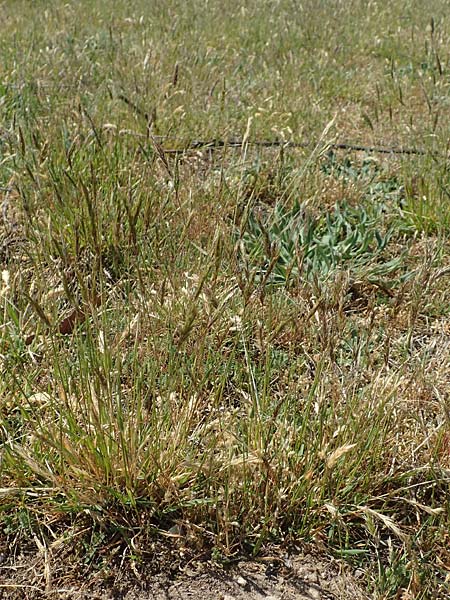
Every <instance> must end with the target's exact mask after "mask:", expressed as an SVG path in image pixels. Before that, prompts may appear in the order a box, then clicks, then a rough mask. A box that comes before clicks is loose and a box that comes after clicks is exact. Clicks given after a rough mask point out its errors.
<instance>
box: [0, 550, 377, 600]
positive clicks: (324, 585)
mask: <svg viewBox="0 0 450 600" xmlns="http://www.w3.org/2000/svg"><path fill="white" fill-rule="evenodd" d="M59 558H60V559H61V557H59ZM153 571H154V568H153V566H152V565H149V569H148V571H147V572H146V569H145V566H144V568H142V565H141V567H140V569H139V572H138V571H137V570H135V572H133V570H132V569H130V568H128V569H126V570H124V569H123V567H122V568H120V566H119V567H113V568H112V569H111V570H110V572H109V573H108V575H107V576H105V572H103V573H98V574H97V575H96V576H92V575H91V576H85V575H83V569H82V568H81V565H80V567H79V569H78V577H77V571H76V569H74V566H73V564H72V565H71V566H70V567H69V565H66V568H65V565H64V564H59V563H56V564H52V560H51V558H50V557H49V555H48V553H46V552H45V551H43V550H42V549H41V551H38V552H37V553H36V554H35V555H19V556H16V557H15V558H14V561H9V560H5V559H4V560H3V564H0V598H2V599H3V598H5V599H8V600H19V599H20V600H37V599H38V598H48V599H57V598H58V599H62V600H75V599H76V600H81V599H84V598H86V599H87V600H209V599H211V600H213V599H214V600H241V599H244V598H245V599H249V600H262V599H266V600H294V599H296V600H337V599H342V600H347V599H348V600H350V599H351V600H367V599H368V598H370V596H368V595H367V593H366V592H365V591H364V576H363V574H362V573H361V574H360V575H361V576H360V577H359V579H358V572H356V573H351V572H350V570H349V568H348V566H346V565H344V564H343V563H341V562H339V561H337V560H334V559H332V558H328V557H324V556H323V555H321V554H320V553H316V552H314V551H311V550H310V551H304V552H300V551H299V552H295V553H292V554H287V553H286V552H283V551H281V550H277V549H273V551H272V555H269V554H267V555H266V556H265V557H264V558H262V559H260V560H252V561H249V560H241V561H237V562H236V563H235V564H234V565H233V566H231V567H228V568H224V567H221V566H218V565H215V564H213V563H211V562H208V561H203V562H196V563H193V562H191V563H188V564H187V565H184V566H181V564H178V565H177V566H176V568H175V569H173V568H172V569H171V568H170V565H167V564H166V568H164V569H162V570H161V571H160V572H159V573H155V572H153Z"/></svg>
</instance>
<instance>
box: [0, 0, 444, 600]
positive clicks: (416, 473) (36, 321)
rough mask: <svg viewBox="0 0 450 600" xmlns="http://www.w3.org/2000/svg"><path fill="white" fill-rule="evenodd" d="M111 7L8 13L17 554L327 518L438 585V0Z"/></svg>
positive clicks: (2, 421)
mask: <svg viewBox="0 0 450 600" xmlns="http://www.w3.org/2000/svg"><path fill="white" fill-rule="evenodd" d="M19 4H20V3H19ZM116 4H117V7H116V12H115V13H114V18H111V16H110V12H109V10H108V11H106V12H105V10H106V9H105V8H104V7H103V6H100V5H95V6H94V7H92V6H91V5H89V6H90V8H89V11H88V13H87V14H89V19H87V18H86V16H85V13H84V12H82V11H83V10H85V9H86V6H87V5H84V3H81V4H80V6H78V5H77V6H75V5H74V6H69V5H67V6H66V7H65V8H62V7H60V8H56V7H50V8H48V10H47V15H44V14H43V13H42V11H41V10H40V9H39V10H38V9H37V8H35V7H28V10H27V11H26V12H24V11H19V9H16V8H15V9H14V10H12V9H11V6H9V5H7V4H6V5H5V6H3V7H2V9H1V10H3V11H5V14H6V16H7V19H6V21H5V22H6V23H7V26H6V33H5V36H3V38H2V42H1V44H2V46H3V47H2V51H3V54H4V56H5V60H4V61H3V62H2V66H1V67H0V69H1V76H0V79H1V80H2V83H1V86H2V88H1V89H2V97H1V110H2V114H3V117H4V119H3V125H2V127H3V129H2V131H1V132H0V134H1V135H0V152H1V160H0V178H1V182H0V185H1V187H2V191H1V192H0V193H1V203H2V213H1V222H0V236H1V244H0V258H1V261H2V265H1V270H2V280H1V283H0V298H1V307H2V311H1V315H0V368H1V373H2V378H1V384H0V435H1V442H2V445H1V450H0V477H1V481H2V483H1V486H0V487H1V488H2V490H1V494H0V510H1V517H0V518H1V522H2V527H3V538H2V543H3V545H4V548H6V551H5V552H6V553H7V554H9V555H12V554H14V552H15V548H16V547H17V546H18V545H19V544H25V543H26V541H27V540H30V539H34V538H33V536H36V537H37V539H39V543H40V544H42V546H43V547H44V548H45V547H47V548H49V547H51V548H54V547H60V545H61V546H68V547H74V548H75V547H76V548H77V552H79V555H80V556H82V557H83V558H82V560H83V561H84V562H85V564H89V565H91V564H92V563H97V566H98V563H101V561H102V557H103V560H104V563H106V562H107V561H108V560H109V558H111V556H113V555H114V554H115V553H119V552H120V553H122V556H123V557H125V556H126V552H131V553H132V557H133V558H131V559H130V560H137V559H138V558H139V559H140V560H145V559H146V558H147V557H148V555H147V553H148V550H147V549H148V548H151V544H152V542H153V541H154V540H156V539H158V538H161V537H162V538H164V536H169V537H170V536H172V535H173V531H174V529H173V528H174V527H175V531H177V532H178V533H177V535H178V534H179V535H181V540H182V542H183V544H186V545H188V544H189V545H191V546H192V547H195V545H196V544H198V545H199V546H200V545H201V544H204V546H205V547H209V548H210V549H211V548H214V549H215V552H216V554H217V555H228V556H229V555H233V554H235V553H238V552H242V551H246V552H248V553H253V554H257V553H258V552H259V551H260V550H261V548H262V547H263V546H264V544H266V543H267V542H268V541H274V542H280V541H289V540H292V541H304V540H308V541H313V540H315V541H316V542H318V543H320V544H321V545H322V546H324V547H326V548H328V549H329V551H330V552H331V551H332V552H335V553H336V554H338V555H340V556H342V557H346V558H347V559H348V560H350V561H353V562H354V563H355V564H358V565H359V566H360V567H363V568H364V569H365V572H366V573H367V583H368V585H369V586H370V589H371V590H372V592H373V595H374V597H378V598H394V597H398V594H401V593H404V594H409V595H410V597H414V598H425V597H427V596H431V595H432V596H433V597H439V595H441V597H445V586H446V577H447V578H448V574H447V571H448V569H447V567H446V564H447V563H446V561H448V550H447V548H448V533H447V532H448V525H449V513H450V509H449V503H448V484H449V477H448V470H449V462H448V449H449V435H450V434H449V418H448V412H449V407H448V394H447V391H448V390H447V388H448V364H447V363H448V360H447V355H448V327H449V322H448V315H447V312H448V311H447V309H446V307H447V306H448V303H449V293H448V286H447V275H448V248H449V246H448V226H447V225H448V223H447V221H446V206H447V203H448V202H447V195H446V191H445V190H446V186H447V179H448V178H446V170H445V167H444V166H443V162H442V160H440V159H438V158H437V155H438V154H439V153H440V155H442V153H443V152H445V149H444V147H445V144H444V143H443V140H444V139H445V132H443V131H440V130H439V128H437V126H436V122H437V121H439V119H441V118H442V117H441V116H440V115H441V114H444V113H445V111H446V102H445V97H444V96H443V94H442V90H443V86H444V83H443V82H444V79H445V61H444V60H443V59H442V56H443V51H444V50H443V49H445V47H446V42H447V36H446V33H445V31H446V28H445V25H446V23H447V19H448V18H447V13H446V12H445V11H444V10H443V3H442V2H435V3H432V7H430V6H427V7H426V8H424V7H417V12H415V11H412V10H411V12H407V14H406V15H405V14H404V10H405V9H404V4H402V3H395V2H394V4H393V5H392V3H391V5H392V6H391V7H390V10H389V11H387V10H385V9H384V8H383V7H382V6H381V5H380V4H379V3H378V4H376V5H370V6H369V7H368V6H366V4H364V6H362V5H361V6H360V5H359V4H358V3H355V2H352V3H350V4H349V6H348V7H347V6H344V5H343V4H342V3H335V4H336V6H335V9H336V12H335V13H333V16H331V13H330V11H329V8H328V7H322V6H317V3H314V6H313V5H312V4H311V5H309V4H308V3H304V5H303V6H302V7H301V11H300V12H301V14H299V15H298V14H297V12H296V11H294V13H293V12H292V7H291V4H290V2H281V3H279V4H278V5H277V8H276V10H275V9H274V7H272V5H271V4H270V3H265V4H264V10H262V8H261V3H259V2H258V3H256V2H250V3H248V6H246V7H245V10H244V9H243V8H242V7H241V6H240V5H239V6H238V5H237V4H236V6H235V5H234V4H233V3H232V5H231V6H230V9H229V12H226V14H225V15H224V11H223V7H222V5H219V3H217V2H210V3H209V4H208V11H203V10H201V11H200V10H199V9H198V7H197V6H194V4H195V3H191V2H183V3H179V2H176V1H175V0H174V1H173V2H172V1H170V2H167V3H165V5H164V7H163V9H161V10H160V8H161V7H159V8H155V7H151V6H148V3H137V4H135V5H134V7H133V9H132V10H131V9H130V7H129V4H128V3H120V2H119V3H116ZM27 6H28V5H27ZM105 6H106V5H105ZM431 8H432V9H433V11H434V13H435V14H434V20H433V22H432V23H433V27H432V28H431V29H430V28H428V30H427V25H430V23H431V22H430V16H429V12H428V11H429V10H431ZM242 10H244V12H245V11H246V14H245V15H244V17H245V18H241V13H240V11H242ZM350 12H351V15H352V19H350V18H348V17H349V14H350ZM238 13H239V14H238ZM400 14H401V15H402V18H403V17H404V18H405V19H406V22H405V21H403V20H400ZM238 16H239V18H238ZM44 17H45V19H44ZM141 17H142V18H141ZM393 19H397V20H398V23H399V24H400V25H399V27H400V30H399V32H398V34H397V33H396V34H395V35H394V34H392V33H390V31H391V22H392V20H393ZM8 23H9V25H8ZM219 23H220V27H219V26H218V24H219ZM355 23H356V25H355ZM374 24H376V27H375V25H374ZM19 25H20V26H21V27H22V29H20V28H19ZM319 25H320V27H319ZM17 31H22V32H23V33H22V34H21V36H22V37H21V38H20V39H21V40H22V43H21V44H20V45H18V43H17V39H18V38H17V36H19V34H18V33H17ZM380 31H383V32H384V34H383V36H380V33H379V32H380ZM14 36H16V38H15V37H14ZM25 36H26V37H25ZM19 37H20V36H19ZM269 37H270V39H271V40H272V41H273V43H271V44H267V43H266V42H267V40H268V39H269ZM413 38H414V41H412V39H413ZM343 39H345V40H346V43H345V44H342V40H343ZM418 40H419V41H418ZM24 47H26V48H27V49H28V53H27V54H26V56H27V59H26V60H24V56H25V54H24V53H23V48H24ZM19 49H20V52H19ZM294 50H295V51H294ZM425 62H426V63H427V65H428V66H427V68H425V67H423V65H422V63H425ZM421 65H422V66H421ZM439 65H440V67H439ZM441 71H442V72H441ZM37 73H38V74H39V76H37V75H36V74H37ZM294 73H295V74H296V77H293V76H292V75H293V74H294ZM56 74H58V75H57V76H56ZM299 78H303V79H302V90H303V91H301V90H300V84H296V81H300V79H299ZM305 90H306V91H305ZM374 90H375V91H374ZM121 97H126V98H127V99H129V102H128V103H127V102H125V101H123V99H121ZM427 99H428V101H427ZM306 100H308V101H306ZM336 110H337V113H338V114H337V116H336V118H335V120H334V121H333V127H334V128H332V127H331V126H330V127H327V128H325V130H324V129H323V124H324V123H328V122H330V118H331V116H332V115H333V114H335V113H336ZM362 115H365V118H363V117H362ZM442 122H444V121H443V120H442ZM442 129H443V130H444V129H445V127H444V126H443V127H442ZM321 132H322V133H321ZM150 134H151V135H150ZM159 134H161V135H162V136H165V135H167V136H169V137H170V139H171V140H174V139H175V141H177V140H182V141H183V140H184V141H185V140H189V139H193V138H195V139H197V138H200V137H202V138H203V137H205V138H208V137H209V136H211V137H214V138H217V137H226V136H227V135H228V134H230V135H232V136H233V137H238V136H241V137H245V138H246V139H247V140H248V139H250V138H253V137H255V138H266V137H277V139H286V140H289V139H291V138H292V139H294V140H295V139H297V140H298V139H299V138H302V139H303V137H305V138H309V137H311V138H312V139H313V140H315V141H317V140H319V143H317V144H316V145H315V146H314V144H313V145H312V148H314V149H313V150H310V149H300V150H299V149H297V150H294V149H292V148H291V149H290V148H281V150H280V151H276V152H277V154H274V152H275V151H274V150H273V149H264V148H262V147H258V146H256V147H252V146H249V145H246V144H244V146H243V147H242V148H240V149H233V148H227V147H224V148H223V149H217V148H215V149H214V150H211V149H209V150H208V149H207V150H205V151H202V150H195V151H194V152H191V153H186V154H185V155H184V156H178V155H177V156H176V158H172V156H171V155H165V154H164V149H163V148H162V147H161V144H162V145H164V143H165V142H164V139H161V138H159V137H155V135H156V136H157V135H159ZM441 134H442V135H441ZM332 136H338V137H339V136H345V138H348V137H350V138H358V141H360V140H363V141H367V144H371V143H373V141H374V140H375V141H376V140H377V139H380V140H381V141H383V143H385V142H386V139H388V140H389V141H393V142H395V145H417V144H418V142H419V141H420V145H421V147H422V148H423V149H424V151H425V152H428V151H432V154H430V156H422V155H417V156H414V155H408V156H407V155H405V156H402V155H395V154H393V155H392V156H388V157H385V158H384V159H382V158H376V159H375V158H374V157H373V156H372V157H370V158H368V157H366V158H365V159H362V160H361V159H358V158H356V157H355V156H352V157H348V156H345V155H342V156H341V155H340V154H338V153H337V152H335V153H334V154H330V153H329V152H328V150H329V143H331V141H332ZM355 141H356V140H355ZM180 145H182V142H180ZM424 165H426V168H425V167H424ZM417 171H419V172H420V175H419V178H418V179H417ZM424 197H426V198H427V201H426V202H425V200H423V202H422V200H421V199H423V198H424ZM298 199H299V200H298ZM237 230H239V232H238V233H237ZM86 530H88V531H89V535H87V536H85V533H83V532H86ZM79 539H82V540H83V543H82V544H81V549H80V546H79V545H78V544H79V542H78V540H79ZM52 544H56V545H55V546H51V545H52ZM124 548H125V550H124ZM104 566H105V564H103V567H104Z"/></svg>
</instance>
